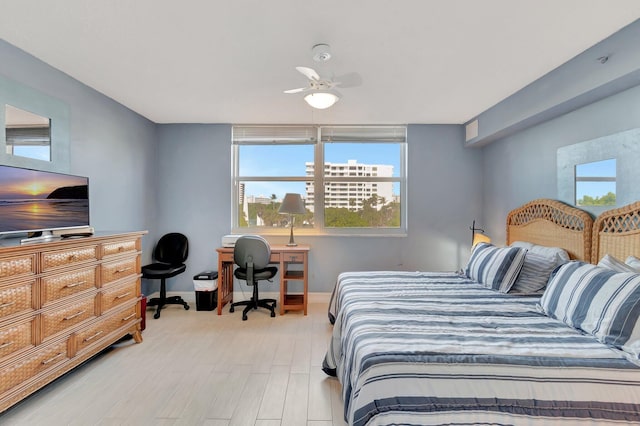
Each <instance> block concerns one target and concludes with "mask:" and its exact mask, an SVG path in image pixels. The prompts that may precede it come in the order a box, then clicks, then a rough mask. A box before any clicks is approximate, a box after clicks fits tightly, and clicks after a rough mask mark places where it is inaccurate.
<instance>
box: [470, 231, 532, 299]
mask: <svg viewBox="0 0 640 426" xmlns="http://www.w3.org/2000/svg"><path fill="white" fill-rule="evenodd" d="M526 254H527V250H526V249H523V248H520V247H504V248H500V247H495V246H494V245H492V244H489V243H479V244H477V245H476V246H475V247H474V248H473V251H472V252H471V258H470V259H469V263H467V267H466V269H465V272H466V274H467V277H469V278H471V279H472V280H475V281H477V282H479V283H481V284H483V285H484V286H485V287H487V288H490V289H493V290H497V291H499V292H501V293H506V292H508V291H509V289H510V288H511V286H512V285H513V283H514V282H515V280H516V278H517V277H518V274H519V273H520V270H521V269H522V264H523V263H524V256H525V255H526Z"/></svg>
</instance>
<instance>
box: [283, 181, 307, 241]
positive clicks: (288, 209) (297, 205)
mask: <svg viewBox="0 0 640 426" xmlns="http://www.w3.org/2000/svg"><path fill="white" fill-rule="evenodd" d="M306 212H307V209H306V208H305V207H304V201H302V197H301V196H300V194H292V193H287V194H285V196H284V200H282V204H281V205H280V209H279V210H278V213H281V214H288V215H289V226H290V227H291V235H290V236H289V244H287V245H288V246H297V244H296V243H295V241H293V215H294V214H305V213H306Z"/></svg>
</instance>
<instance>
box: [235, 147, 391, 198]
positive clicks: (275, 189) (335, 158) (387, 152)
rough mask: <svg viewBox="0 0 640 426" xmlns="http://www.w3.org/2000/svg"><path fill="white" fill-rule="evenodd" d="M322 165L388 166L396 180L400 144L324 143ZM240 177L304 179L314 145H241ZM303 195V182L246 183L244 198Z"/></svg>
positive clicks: (311, 160) (311, 158)
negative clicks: (357, 164) (356, 164)
mask: <svg viewBox="0 0 640 426" xmlns="http://www.w3.org/2000/svg"><path fill="white" fill-rule="evenodd" d="M324 147H325V162H329V163H346V162H347V161H348V160H357V162H358V163H359V164H388V165H392V166H393V175H394V176H400V144H392V143H388V144H387V143H384V144H381V143H370V144H367V143H364V144H363V143H325V144H324ZM239 148H240V153H239V155H240V170H239V174H240V176H277V177H279V176H282V177H285V176H286V177H290V176H305V162H313V153H314V148H315V146H314V145H277V146H276V145H241V146H240V147H239ZM287 192H295V193H299V194H302V195H303V196H304V195H305V183H304V182H247V183H246V184H245V196H251V195H254V196H260V195H263V196H267V197H270V196H271V194H276V197H277V199H282V197H284V195H285V193H287Z"/></svg>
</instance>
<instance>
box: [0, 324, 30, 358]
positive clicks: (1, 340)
mask: <svg viewBox="0 0 640 426" xmlns="http://www.w3.org/2000/svg"><path fill="white" fill-rule="evenodd" d="M33 322H34V319H30V320H26V321H22V322H20V323H13V324H10V325H7V326H5V327H2V328H0V359H3V358H5V357H8V356H10V355H11V354H13V353H14V352H17V351H19V350H21V349H25V348H29V347H33V346H34V338H33Z"/></svg>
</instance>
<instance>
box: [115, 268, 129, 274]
mask: <svg viewBox="0 0 640 426" xmlns="http://www.w3.org/2000/svg"><path fill="white" fill-rule="evenodd" d="M129 269H131V268H123V269H116V274H121V273H123V272H127V271H128V270H129Z"/></svg>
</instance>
